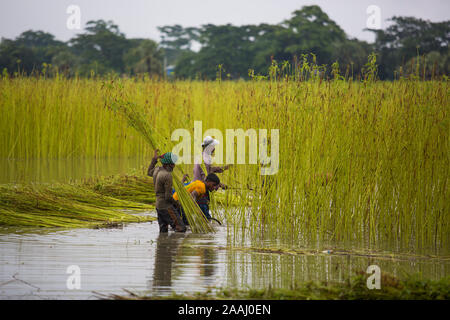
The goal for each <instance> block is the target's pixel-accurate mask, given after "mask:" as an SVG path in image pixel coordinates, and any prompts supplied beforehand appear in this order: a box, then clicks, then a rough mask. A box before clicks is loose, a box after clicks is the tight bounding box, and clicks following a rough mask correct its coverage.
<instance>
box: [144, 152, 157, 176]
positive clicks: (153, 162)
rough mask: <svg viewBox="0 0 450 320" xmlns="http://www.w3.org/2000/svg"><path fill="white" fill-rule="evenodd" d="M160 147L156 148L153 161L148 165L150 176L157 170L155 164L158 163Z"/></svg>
mask: <svg viewBox="0 0 450 320" xmlns="http://www.w3.org/2000/svg"><path fill="white" fill-rule="evenodd" d="M158 151H159V150H158V149H156V150H155V152H154V154H153V158H152V162H151V163H150V166H149V167H148V170H147V175H148V176H150V177H153V173H154V172H155V166H156V163H157V162H158Z"/></svg>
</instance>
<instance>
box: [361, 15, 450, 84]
mask: <svg viewBox="0 0 450 320" xmlns="http://www.w3.org/2000/svg"><path fill="white" fill-rule="evenodd" d="M390 21H392V24H391V25H390V26H389V27H388V28H387V29H386V30H370V31H373V32H374V33H375V35H376V40H375V45H374V46H375V51H376V52H377V53H378V54H379V56H380V59H379V60H380V75H381V77H383V78H392V77H393V76H394V72H395V71H397V70H398V69H399V68H400V67H403V68H404V67H405V66H406V64H407V63H408V62H409V61H411V59H412V58H414V57H417V56H419V55H423V54H428V53H430V52H437V53H439V54H440V55H444V56H445V55H446V54H447V53H448V45H449V42H450V21H449V20H447V21H443V22H431V21H428V20H422V19H418V18H414V17H393V18H392V19H390Z"/></svg>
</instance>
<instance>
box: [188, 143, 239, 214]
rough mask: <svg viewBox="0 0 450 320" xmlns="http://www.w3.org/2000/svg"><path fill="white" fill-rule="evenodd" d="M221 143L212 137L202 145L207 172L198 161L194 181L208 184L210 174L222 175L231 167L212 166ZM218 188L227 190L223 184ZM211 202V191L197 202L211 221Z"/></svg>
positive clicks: (195, 166)
mask: <svg viewBox="0 0 450 320" xmlns="http://www.w3.org/2000/svg"><path fill="white" fill-rule="evenodd" d="M219 143H220V142H219V141H218V140H216V139H213V138H212V137H210V136H206V137H205V139H204V140H203V143H202V149H203V151H202V160H203V162H204V163H205V169H206V172H205V171H204V170H203V168H202V166H201V163H202V161H196V163H195V164H194V179H193V180H192V181H194V182H195V181H198V180H200V181H203V182H206V178H207V177H208V176H209V175H210V174H216V173H222V172H224V171H225V170H227V169H228V168H229V167H230V165H226V166H221V167H215V166H212V165H211V163H212V157H211V156H212V155H213V154H214V150H215V147H216V146H217V145H218V144H219ZM218 188H222V189H226V186H225V185H224V184H223V183H220V182H219V184H217V186H216V188H215V190H217V189H218ZM209 202H210V196H209V191H207V192H206V194H205V196H203V197H201V198H199V199H198V200H197V204H198V206H199V207H200V209H201V210H202V212H203V214H204V215H205V216H206V217H207V218H208V219H211V215H210V213H209Z"/></svg>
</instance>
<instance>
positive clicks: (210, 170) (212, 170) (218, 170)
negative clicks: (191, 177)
mask: <svg viewBox="0 0 450 320" xmlns="http://www.w3.org/2000/svg"><path fill="white" fill-rule="evenodd" d="M205 167H206V171H208V174H210V173H222V172H224V171H225V170H227V169H228V168H229V167H231V164H227V165H225V166H222V167H213V166H212V165H210V164H206V163H205Z"/></svg>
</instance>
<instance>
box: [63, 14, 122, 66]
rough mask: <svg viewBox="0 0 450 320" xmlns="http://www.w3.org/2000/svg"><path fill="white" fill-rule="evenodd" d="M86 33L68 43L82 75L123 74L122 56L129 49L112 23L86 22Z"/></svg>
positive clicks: (117, 28) (100, 21) (101, 21)
mask: <svg viewBox="0 0 450 320" xmlns="http://www.w3.org/2000/svg"><path fill="white" fill-rule="evenodd" d="M85 30H86V33H82V34H78V35H77V36H76V37H75V38H73V39H71V40H70V41H69V44H70V46H71V48H72V50H73V52H74V53H75V54H76V55H77V56H79V57H80V59H81V67H80V71H81V73H82V74H89V73H90V72H91V71H92V70H94V71H95V72H96V73H100V74H104V73H107V72H117V73H123V72H125V64H124V62H123V56H124V54H125V52H126V51H127V50H128V48H129V40H127V39H126V38H125V35H124V34H123V33H121V32H120V30H119V27H118V26H117V25H115V24H114V23H113V22H112V21H108V22H105V21H103V20H97V21H88V22H87V24H86V28H85Z"/></svg>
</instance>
